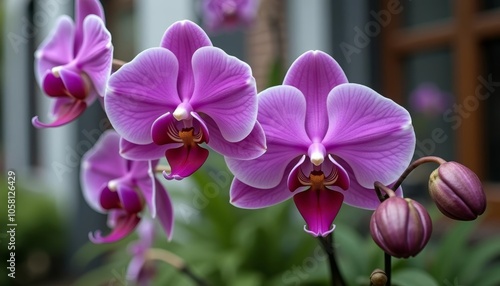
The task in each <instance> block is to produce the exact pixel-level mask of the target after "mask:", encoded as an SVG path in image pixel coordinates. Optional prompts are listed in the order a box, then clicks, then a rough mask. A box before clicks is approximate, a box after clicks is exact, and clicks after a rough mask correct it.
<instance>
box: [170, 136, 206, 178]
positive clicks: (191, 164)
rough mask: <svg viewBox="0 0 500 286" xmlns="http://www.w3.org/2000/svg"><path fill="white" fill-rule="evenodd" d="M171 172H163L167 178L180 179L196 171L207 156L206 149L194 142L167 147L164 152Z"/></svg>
mask: <svg viewBox="0 0 500 286" xmlns="http://www.w3.org/2000/svg"><path fill="white" fill-rule="evenodd" d="M165 156H166V157H167V161H168V163H169V165H170V168H171V172H170V173H168V174H167V173H166V172H163V176H164V177H165V178H166V179H167V180H172V179H176V180H180V179H182V178H185V177H189V176H190V175H191V174H193V173H194V172H196V171H197V170H198V169H199V168H200V167H201V166H202V165H203V163H205V161H206V160H207V158H208V150H207V149H204V148H201V147H200V146H199V145H198V144H196V143H194V144H192V145H189V146H185V145H184V146H182V147H179V148H175V149H168V150H167V151H166V152H165Z"/></svg>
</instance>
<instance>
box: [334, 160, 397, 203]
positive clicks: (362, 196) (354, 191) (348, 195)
mask: <svg viewBox="0 0 500 286" xmlns="http://www.w3.org/2000/svg"><path fill="white" fill-rule="evenodd" d="M330 159H331V160H333V158H330ZM337 161H338V163H339V165H341V166H345V171H346V172H347V174H348V176H349V179H350V185H349V189H348V190H347V191H345V192H342V194H343V195H344V203H345V204H348V205H350V206H353V207H356V208H361V209H368V210H374V209H376V208H377V207H378V206H379V205H380V199H379V198H378V196H377V193H376V192H375V187H374V184H375V181H374V182H373V183H372V186H371V187H369V188H365V187H363V186H361V185H360V184H359V183H358V181H357V179H356V176H355V175H354V172H353V171H352V168H351V167H350V166H349V165H348V164H347V163H346V162H345V161H344V160H342V159H340V158H337ZM388 186H389V187H390V186H391V185H388ZM337 190H338V191H341V190H340V189H337ZM396 196H398V197H402V196H403V190H402V188H401V187H399V188H398V189H397V190H396Z"/></svg>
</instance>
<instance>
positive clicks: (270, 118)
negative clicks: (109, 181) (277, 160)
mask: <svg viewBox="0 0 500 286" xmlns="http://www.w3.org/2000/svg"><path fill="white" fill-rule="evenodd" d="M258 100H259V114H258V117H257V120H258V121H259V123H260V124H261V125H262V128H263V129H264V132H265V133H266V140H267V144H268V145H274V144H275V145H280V146H282V145H283V146H287V147H289V148H295V149H299V150H300V151H301V152H302V153H307V149H308V148H309V145H310V144H311V143H312V142H311V140H310V139H309V136H308V135H307V133H306V130H305V125H304V122H305V120H306V100H305V99H304V96H303V95H302V93H301V92H300V91H299V90H298V89H296V88H294V87H291V86H284V85H282V86H276V87H271V88H268V89H266V90H264V91H263V92H261V93H260V94H259V96H258Z"/></svg>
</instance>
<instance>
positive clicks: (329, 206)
mask: <svg viewBox="0 0 500 286" xmlns="http://www.w3.org/2000/svg"><path fill="white" fill-rule="evenodd" d="M343 200H344V196H343V195H342V193H339V192H336V191H332V190H328V189H325V188H323V189H321V190H311V189H309V190H306V191H304V192H300V193H298V194H296V195H295V196H294V197H293V201H294V202H295V205H296V206H297V209H298V210H299V212H300V214H301V215H302V217H303V218H304V220H305V221H306V223H307V226H306V227H305V228H304V230H305V231H306V232H308V233H310V234H312V235H314V236H327V235H328V234H329V233H331V232H332V231H333V230H334V226H333V220H334V219H335V217H336V216H337V214H338V212H339V210H340V207H341V206H342V201H343Z"/></svg>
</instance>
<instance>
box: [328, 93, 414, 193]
mask: <svg viewBox="0 0 500 286" xmlns="http://www.w3.org/2000/svg"><path fill="white" fill-rule="evenodd" d="M327 105H328V115H329V117H330V119H329V121H330V125H329V128H328V132H327V134H326V135H325V137H324V139H323V142H322V143H323V145H324V146H325V147H326V149H327V151H328V153H330V154H333V155H336V156H338V157H340V158H342V159H343V160H344V161H346V163H347V164H348V165H349V166H350V167H351V168H352V170H353V172H354V175H355V176H356V179H357V181H358V183H359V184H360V185H361V186H362V187H364V188H373V183H374V182H375V181H380V182H381V183H383V184H386V185H387V184H389V183H392V182H394V181H395V180H396V179H397V178H398V177H399V175H401V174H402V173H403V172H404V170H405V169H406V167H408V164H409V163H410V161H411V158H412V156H413V151H414V148H415V133H414V131H413V127H412V125H411V118H410V115H409V113H408V111H406V110H405V109H404V108H403V107H401V106H399V105H397V104H396V103H394V102H393V101H392V100H390V99H387V98H385V97H383V96H381V95H380V94H378V93H376V92H375V91H373V90H372V89H370V88H368V87H365V86H362V85H358V84H344V85H340V86H338V87H336V88H334V89H333V90H332V91H331V93H330V95H329V97H328V101H327Z"/></svg>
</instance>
